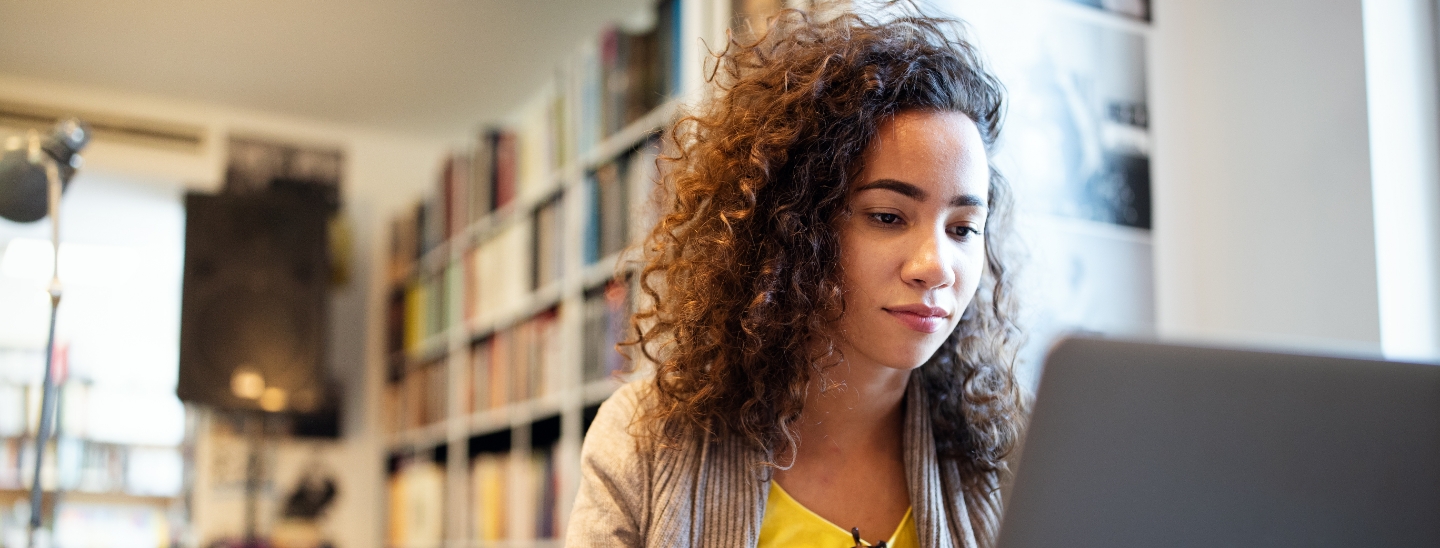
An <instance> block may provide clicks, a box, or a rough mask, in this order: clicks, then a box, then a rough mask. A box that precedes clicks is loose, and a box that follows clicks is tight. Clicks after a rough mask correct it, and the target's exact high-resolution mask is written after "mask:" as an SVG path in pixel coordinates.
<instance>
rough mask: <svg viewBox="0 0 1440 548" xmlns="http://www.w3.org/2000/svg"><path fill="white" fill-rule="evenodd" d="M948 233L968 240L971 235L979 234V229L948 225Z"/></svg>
mask: <svg viewBox="0 0 1440 548" xmlns="http://www.w3.org/2000/svg"><path fill="white" fill-rule="evenodd" d="M950 235H951V236H954V237H955V238H956V239H959V240H968V239H970V237H971V236H979V235H980V231H979V230H975V229H973V228H970V227H968V226H952V227H950Z"/></svg>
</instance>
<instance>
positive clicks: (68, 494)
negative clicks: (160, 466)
mask: <svg viewBox="0 0 1440 548" xmlns="http://www.w3.org/2000/svg"><path fill="white" fill-rule="evenodd" d="M43 493H44V498H45V499H46V500H50V499H51V497H54V496H55V491H44V492H43ZM29 498H30V490H29V489H0V500H5V499H26V500H29ZM60 498H62V499H64V500H66V501H72V502H89V503H101V504H135V503H141V504H149V505H152V506H166V505H170V504H173V503H175V502H177V501H179V500H180V497H179V496H174V497H163V496H157V495H132V494H129V493H115V492H107V493H95V492H90V491H60Z"/></svg>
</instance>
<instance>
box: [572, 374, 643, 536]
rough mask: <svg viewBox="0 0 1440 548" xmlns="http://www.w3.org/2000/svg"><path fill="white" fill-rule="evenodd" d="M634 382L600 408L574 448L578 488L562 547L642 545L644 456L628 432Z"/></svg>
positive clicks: (635, 399) (635, 403)
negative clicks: (578, 470)
mask: <svg viewBox="0 0 1440 548" xmlns="http://www.w3.org/2000/svg"><path fill="white" fill-rule="evenodd" d="M638 384H639V383H630V384H627V385H625V386H623V387H621V388H620V389H619V390H617V391H616V392H615V394H614V395H613V396H611V398H610V399H608V400H606V401H605V403H604V404H602V405H601V406H600V410H599V412H598V413H597V414H596V415H595V421H594V422H593V423H592V424H591V425H590V430H589V432H587V433H586V435H585V441H584V443H583V444H582V445H581V448H580V475H581V479H580V491H579V493H578V494H577V495H576V497H575V506H574V508H573V509H572V510H571V513H570V521H569V525H568V527H567V530H566V533H565V546H567V547H592V546H595V547H599V546H604V547H611V546H643V545H644V544H645V537H646V529H648V527H649V524H648V523H647V522H648V521H649V514H650V512H649V509H648V508H647V505H648V504H649V501H650V493H649V489H650V485H649V483H650V482H649V481H648V479H649V478H650V471H649V470H648V467H649V466H650V465H651V462H650V460H651V459H650V458H647V457H648V456H649V455H644V454H642V453H643V449H642V448H641V447H640V443H639V441H638V440H637V438H636V437H635V436H634V435H633V433H632V431H631V426H632V423H633V422H634V418H635V415H636V413H637V411H638V409H639V398H638V396H639V395H638V394H637V392H638V391H639V390H637V387H638Z"/></svg>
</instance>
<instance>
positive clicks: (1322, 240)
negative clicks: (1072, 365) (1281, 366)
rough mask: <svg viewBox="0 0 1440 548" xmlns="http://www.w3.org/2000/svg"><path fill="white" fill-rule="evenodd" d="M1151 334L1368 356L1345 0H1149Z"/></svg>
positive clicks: (1364, 149)
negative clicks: (1151, 29)
mask: <svg viewBox="0 0 1440 548" xmlns="http://www.w3.org/2000/svg"><path fill="white" fill-rule="evenodd" d="M1154 18H1155V25H1154V34H1153V47H1152V49H1151V56H1150V62H1151V67H1152V70H1151V73H1152V74H1153V75H1154V79H1153V81H1152V82H1153V84H1152V85H1153V87H1152V97H1154V101H1153V111H1152V113H1153V116H1152V118H1153V121H1154V132H1155V133H1154V135H1155V150H1156V152H1155V156H1154V171H1153V173H1154V177H1155V179H1154V180H1155V195H1154V207H1155V230H1154V237H1155V265H1156V266H1155V269H1156V297H1157V299H1156V302H1157V322H1158V326H1157V327H1158V330H1159V333H1160V334H1161V336H1163V337H1168V338H1172V339H1190V340H1205V341H1223V342H1233V343H1244V344H1262V345H1267V346H1277V345H1278V346H1288V347H1295V346H1300V347H1307V348H1325V349H1339V350H1348V351H1359V352H1378V351H1379V350H1380V341H1381V329H1380V317H1379V315H1380V311H1379V296H1378V290H1377V267H1376V249H1375V222H1374V221H1375V219H1374V215H1373V213H1372V202H1371V177H1370V175H1371V163H1370V154H1369V150H1370V141H1369V126H1368V120H1367V109H1366V87H1365V86H1366V72H1365V50H1364V47H1365V43H1364V39H1363V35H1362V22H1361V2H1360V0H1266V1H1252V0H1215V1H1210V0H1207V1H1204V2H1194V1H1188V0H1155V2H1154Z"/></svg>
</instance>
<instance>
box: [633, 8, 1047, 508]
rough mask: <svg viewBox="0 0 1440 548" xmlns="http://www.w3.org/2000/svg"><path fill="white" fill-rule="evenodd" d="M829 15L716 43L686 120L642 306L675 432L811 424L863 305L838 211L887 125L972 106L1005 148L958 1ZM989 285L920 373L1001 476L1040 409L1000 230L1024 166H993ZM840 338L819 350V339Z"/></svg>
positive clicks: (782, 442) (760, 441) (969, 457)
mask: <svg viewBox="0 0 1440 548" xmlns="http://www.w3.org/2000/svg"><path fill="white" fill-rule="evenodd" d="M900 11H902V12H903V13H900V14H898V15H892V16H891V17H889V18H887V19H885V20H883V21H882V20H880V19H879V18H876V17H870V16H865V15H857V14H855V13H845V14H842V15H840V16H838V17H834V18H832V19H829V20H820V19H818V18H815V17H812V16H810V15H807V14H806V13H803V12H800V11H795V10H786V11H783V12H781V13H780V14H779V15H777V16H775V17H774V18H772V19H771V22H770V30H769V31H768V32H767V33H766V34H765V35H764V36H762V37H761V38H759V39H757V40H754V41H748V40H742V39H737V38H734V37H732V38H730V40H729V42H728V44H727V46H726V48H725V50H724V51H722V52H720V53H717V54H715V61H716V64H715V65H714V67H713V69H714V70H713V72H711V74H710V76H709V80H710V82H711V85H712V88H711V91H712V92H713V93H714V95H713V96H712V97H710V98H709V100H708V101H706V102H705V103H703V104H702V105H701V106H699V107H697V110H695V111H693V112H692V113H691V114H690V115H689V116H686V117H683V118H682V119H681V120H680V121H679V122H677V123H676V125H675V126H673V127H672V128H671V129H670V131H669V133H668V134H667V145H668V146H669V147H670V148H671V152H670V153H667V154H666V155H665V156H663V157H662V158H661V164H662V176H661V181H660V183H661V188H662V191H663V193H664V198H663V203H664V208H665V210H664V212H663V215H661V216H660V218H659V219H658V221H657V224H656V226H655V227H654V229H653V230H652V231H651V232H650V233H649V235H648V237H647V238H646V239H645V241H644V244H643V256H644V261H645V263H644V267H643V269H642V270H641V274H640V291H641V292H642V293H643V294H644V295H645V296H646V297H648V300H649V301H650V302H649V304H647V305H645V306H643V307H641V308H640V310H639V311H638V312H637V313H636V314H635V315H634V316H633V319H632V324H631V325H632V328H633V332H634V338H633V339H632V340H630V341H628V342H627V343H625V344H626V345H629V346H632V347H638V349H639V350H640V352H641V353H642V354H643V355H644V356H645V357H646V358H647V359H648V360H650V361H651V362H653V363H654V364H655V368H656V374H655V378H654V387H655V393H656V400H657V401H656V402H655V404H654V406H653V407H652V408H651V409H649V410H648V411H647V414H646V416H645V417H644V418H643V419H642V422H645V423H647V424H648V425H649V426H650V427H651V430H650V431H651V432H652V433H654V434H655V435H658V436H660V437H661V438H662V441H664V442H667V443H671V442H679V441H681V440H684V439H691V438H690V437H691V436H694V435H697V434H699V433H701V432H711V433H716V434H718V435H725V436H740V437H742V438H743V439H746V440H748V441H749V442H751V443H752V444H753V445H754V446H756V447H758V448H760V449H762V450H765V451H767V452H769V454H772V455H773V454H777V451H778V450H781V449H784V448H785V447H786V444H789V443H793V436H792V435H790V434H791V431H790V429H791V427H792V425H793V423H794V422H795V421H796V420H797V419H798V418H799V417H800V412H801V409H802V407H803V404H804V401H805V391H806V387H807V385H808V383H809V382H810V381H811V379H812V378H816V376H817V375H820V376H821V377H819V378H821V379H823V378H824V377H823V375H824V374H825V371H826V369H827V367H828V366H830V365H833V364H835V363H838V360H839V359H840V358H841V356H839V355H838V354H837V352H838V351H837V350H836V347H835V345H834V341H833V340H831V338H830V337H829V336H828V335H827V334H826V333H827V326H829V325H830V324H832V323H833V322H834V321H835V320H836V319H838V318H839V316H840V314H842V313H843V311H844V308H845V304H844V303H845V301H844V295H843V293H842V291H841V283H840V280H841V272H840V268H839V264H840V261H839V258H840V257H839V253H840V251H839V249H840V247H839V240H838V234H837V229H836V221H837V219H838V218H840V216H841V215H842V214H843V213H844V212H845V210H846V207H847V196H848V192H849V190H850V187H851V183H852V181H854V180H855V179H856V178H857V176H858V174H859V173H860V172H861V171H862V169H863V167H864V166H863V165H862V158H863V153H864V151H865V150H866V148H867V147H868V146H869V145H870V143H871V142H872V141H873V140H874V138H875V134H876V132H877V129H878V128H879V126H880V125H881V124H883V123H884V122H885V121H887V120H889V119H890V118H892V117H893V116H895V114H896V113H899V112H901V111H910V110H938V111H952V112H961V113H964V114H965V115H967V116H969V117H970V119H972V120H973V121H974V122H975V123H976V126H977V127H978V128H979V130H980V135H981V137H982V139H983V141H984V142H985V145H986V147H987V149H991V148H993V146H994V143H995V139H996V137H997V135H998V132H999V130H1000V124H1001V120H1000V119H1001V112H1002V103H1003V90H1002V87H1001V85H1000V83H999V81H998V80H997V79H996V78H995V77H994V76H993V75H991V74H990V73H989V72H987V71H986V70H985V68H984V67H983V65H982V63H981V61H980V58H979V55H978V54H977V52H976V50H975V48H974V47H973V46H972V45H971V44H970V43H969V42H967V41H966V40H965V39H964V38H963V30H964V29H963V26H962V23H960V22H959V21H957V20H953V19H947V18H941V17H932V16H927V15H923V14H920V13H918V12H917V10H913V9H906V10H900ZM990 174H991V175H990V188H989V191H990V193H989V200H990V203H989V209H990V212H991V213H990V216H989V218H988V221H987V223H986V230H985V231H984V234H985V244H986V259H987V265H986V266H987V268H986V272H985V274H984V279H983V280H982V282H981V287H980V290H979V291H978V292H977V294H976V295H975V298H974V299H973V300H972V301H971V303H970V305H969V307H968V308H966V310H965V311H964V313H963V315H962V317H961V321H960V323H959V325H958V326H957V327H956V329H955V331H954V332H952V333H951V334H950V337H949V338H948V339H947V340H946V342H945V344H944V345H943V346H942V347H941V348H940V350H939V351H937V352H936V353H935V355H934V356H933V357H931V358H930V360H929V361H928V362H926V364H925V365H923V366H922V367H921V373H920V375H919V377H918V379H919V380H920V382H922V383H923V388H924V389H925V390H926V391H927V392H928V394H929V395H930V401H931V404H932V410H931V416H932V418H933V426H934V436H935V442H936V446H937V449H938V451H939V453H940V456H941V457H942V458H948V459H955V460H957V461H958V462H959V463H960V466H961V470H962V471H964V472H965V475H966V476H967V489H980V488H982V487H983V488H985V489H990V488H991V487H990V486H993V483H991V480H992V479H993V477H985V476H992V474H994V473H1000V472H1003V471H1004V470H1005V463H1004V459H1005V457H1006V455H1007V454H1009V452H1010V451H1011V449H1012V448H1013V447H1014V445H1015V443H1016V442H1017V438H1018V437H1019V429H1020V422H1021V418H1022V416H1023V411H1022V409H1021V399H1020V396H1019V391H1018V388H1017V383H1016V382H1015V379H1014V377H1013V374H1012V372H1011V367H1010V364H1011V361H1012V356H1013V347H1014V345H1015V344H1016V342H1017V339H1018V336H1017V334H1018V331H1017V329H1016V328H1015V325H1014V323H1013V318H1014V302H1013V298H1012V295H1011V274H1010V273H1009V271H1008V270H1007V267H1006V262H1005V261H1004V260H1003V259H1004V255H1003V253H1002V250H1001V243H1002V242H1001V239H1000V237H1001V236H1002V235H1003V234H1004V233H1005V232H1007V230H1005V229H1004V226H1003V225H1004V223H1005V218H1006V212H1007V211H1008V209H1009V200H1010V193H1009V189H1008V185H1007V184H1006V182H1005V180H1004V179H1003V178H1002V177H1001V176H1000V175H999V174H998V172H997V171H995V169H994V167H993V165H992V166H991V169H990ZM817 348H818V349H821V351H820V352H818V353H817V350H816V349H817Z"/></svg>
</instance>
